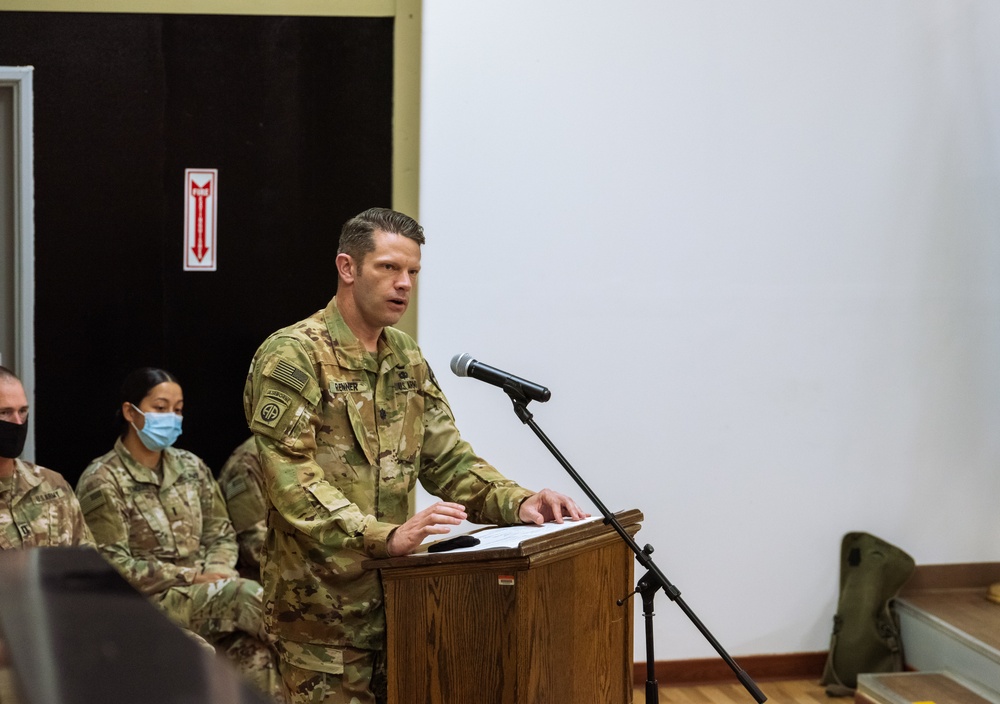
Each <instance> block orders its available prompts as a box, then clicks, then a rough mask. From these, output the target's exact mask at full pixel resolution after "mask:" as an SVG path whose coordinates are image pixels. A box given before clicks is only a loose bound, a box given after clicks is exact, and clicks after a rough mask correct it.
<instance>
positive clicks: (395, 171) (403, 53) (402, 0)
mask: <svg viewBox="0 0 1000 704" xmlns="http://www.w3.org/2000/svg"><path fill="white" fill-rule="evenodd" d="M422 10H423V5H422V0H397V4H396V26H395V33H394V37H395V44H396V46H395V50H394V51H393V61H394V65H393V70H392V74H393V115H392V207H393V209H394V210H398V211H400V212H403V213H406V214H407V215H409V216H410V217H412V218H415V219H416V220H418V221H419V220H420V56H421V46H422V45H421V37H422V34H423V21H422ZM418 293H419V291H418V289H414V290H413V292H412V294H411V295H410V307H409V308H408V309H407V311H406V314H405V315H404V316H403V318H402V319H401V320H400V321H399V324H398V327H399V328H400V329H401V330H403V331H404V332H406V333H407V334H409V335H411V336H413V337H414V338H416V336H417V297H418Z"/></svg>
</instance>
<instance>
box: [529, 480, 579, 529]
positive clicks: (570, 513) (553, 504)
mask: <svg viewBox="0 0 1000 704" xmlns="http://www.w3.org/2000/svg"><path fill="white" fill-rule="evenodd" d="M517 515H518V517H519V518H520V519H521V520H522V521H523V522H524V523H534V524H536V525H541V524H542V523H550V522H552V521H555V522H556V523H562V522H563V518H570V519H572V520H574V521H579V520H581V519H584V518H589V517H590V514H589V513H584V511H583V510H582V509H581V508H580V507H579V506H577V505H576V502H575V501H573V499H571V498H569V497H568V496H563V495H562V494H560V493H559V492H556V491H552V489H542V490H541V491H540V492H538V493H537V494H533V495H532V496H529V497H528V498H527V499H525V501H524V503H523V504H521V508H520V510H519V511H518V514H517Z"/></svg>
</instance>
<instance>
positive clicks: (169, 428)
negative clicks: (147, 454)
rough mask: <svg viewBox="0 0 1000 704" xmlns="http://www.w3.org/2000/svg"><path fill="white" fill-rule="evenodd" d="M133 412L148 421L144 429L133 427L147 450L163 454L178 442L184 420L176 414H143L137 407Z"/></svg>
mask: <svg viewBox="0 0 1000 704" xmlns="http://www.w3.org/2000/svg"><path fill="white" fill-rule="evenodd" d="M132 410H134V411H135V412H136V413H138V414H139V415H141V416H142V417H143V418H145V419H146V423H145V425H143V426H142V429H141V430H140V429H139V428H135V423H133V424H132V427H133V428H135V432H137V433H138V434H139V439H140V440H142V444H143V445H145V446H146V448H147V449H149V450H152V451H153V452H161V451H163V450H166V449H167V448H168V447H170V446H171V445H173V444H174V443H175V442H177V438H178V437H180V434H181V421H182V420H183V418H182V417H181V416H179V415H177V414H176V413H154V412H153V411H150V412H149V413H143V412H142V411H140V410H139V409H138V408H136V407H135V406H132Z"/></svg>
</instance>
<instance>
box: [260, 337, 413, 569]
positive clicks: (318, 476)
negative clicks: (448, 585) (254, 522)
mask: <svg viewBox="0 0 1000 704" xmlns="http://www.w3.org/2000/svg"><path fill="white" fill-rule="evenodd" d="M321 400H322V390H321V388H320V385H319V382H318V380H317V375H316V372H315V369H314V367H313V363H312V360H311V359H310V357H309V355H308V353H307V352H306V351H305V350H304V349H303V348H302V345H301V344H300V343H299V342H298V341H297V340H294V339H291V338H276V339H272V340H269V341H268V342H266V343H265V344H264V346H262V348H261V350H260V351H258V354H257V356H256V357H255V360H254V365H253V367H252V368H251V370H250V376H249V378H248V379H247V385H246V387H245V389H244V393H243V407H244V412H245V413H246V417H247V423H248V424H249V425H250V430H251V431H253V433H254V436H255V437H256V441H257V454H258V457H259V459H260V463H261V469H262V472H263V476H264V485H265V490H266V491H267V494H268V496H269V498H270V500H271V504H272V506H273V507H274V509H275V510H276V511H277V512H278V513H279V514H280V515H281V517H282V518H283V519H284V520H285V521H286V522H287V523H288V524H289V525H290V526H291V527H292V528H294V529H295V530H298V531H301V532H303V533H305V534H306V535H308V536H309V537H311V538H312V539H313V540H315V541H317V542H319V543H321V544H323V545H326V546H329V547H332V548H338V549H340V548H346V549H350V550H357V551H360V552H364V553H366V554H367V555H369V556H371V557H388V555H389V553H388V551H387V550H386V542H387V541H388V538H389V533H391V532H392V531H393V530H394V529H395V528H397V527H398V526H397V524H395V523H385V522H382V521H378V520H377V519H376V518H375V516H372V515H368V514H366V513H364V512H363V511H362V510H361V509H360V508H359V507H358V506H357V504H354V503H352V502H351V501H350V500H349V499H348V498H347V497H346V496H345V495H344V493H343V492H342V491H340V490H339V489H338V488H336V487H335V486H333V485H332V484H330V483H329V482H328V481H326V479H325V474H324V472H323V468H322V467H320V465H319V464H318V463H317V462H316V452H317V446H316V433H317V429H318V428H319V426H320V423H321V418H320V413H319V405H320V403H321Z"/></svg>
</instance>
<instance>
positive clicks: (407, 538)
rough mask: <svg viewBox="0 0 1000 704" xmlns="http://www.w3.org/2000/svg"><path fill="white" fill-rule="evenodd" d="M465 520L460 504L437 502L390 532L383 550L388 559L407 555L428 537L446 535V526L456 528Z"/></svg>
mask: <svg viewBox="0 0 1000 704" xmlns="http://www.w3.org/2000/svg"><path fill="white" fill-rule="evenodd" d="M466 518H468V516H467V515H466V513H465V507H464V506H462V505H461V504H455V503H452V502H450V501H438V502H437V503H436V504H434V505H432V506H428V507H427V508H425V509H424V510H423V511H418V512H417V513H415V514H414V515H413V518H411V519H410V520H408V521H407V522H406V523H404V524H403V525H401V526H399V528H396V529H395V530H394V531H392V533H390V534H389V540H388V542H387V543H386V546H385V549H386V551H387V552H388V553H389V555H390V557H398V556H400V555H409V554H410V553H411V552H413V551H414V550H416V549H417V548H418V547H419V546H420V543H422V542H423V541H424V538H426V537H427V536H428V535H441V534H444V533H447V532H448V531H449V530H451V529H450V528H449V527H448V526H450V525H453V526H457V525H459V524H460V523H461V522H462V521H464V520H465V519H466Z"/></svg>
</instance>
